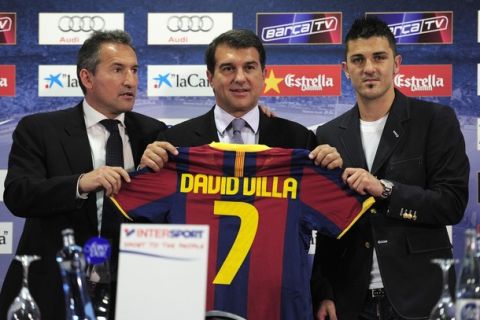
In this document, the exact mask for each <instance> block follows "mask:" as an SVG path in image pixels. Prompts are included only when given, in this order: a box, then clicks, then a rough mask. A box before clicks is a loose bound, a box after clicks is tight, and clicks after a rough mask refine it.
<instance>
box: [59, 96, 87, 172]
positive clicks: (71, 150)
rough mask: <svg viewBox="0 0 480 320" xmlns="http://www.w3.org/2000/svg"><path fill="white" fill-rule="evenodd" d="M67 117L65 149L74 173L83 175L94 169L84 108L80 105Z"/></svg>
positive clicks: (64, 138) (70, 111)
mask: <svg viewBox="0 0 480 320" xmlns="http://www.w3.org/2000/svg"><path fill="white" fill-rule="evenodd" d="M68 112H69V114H67V115H66V117H65V135H64V136H63V140H62V143H63V148H64V150H65V154H66V157H67V159H68V163H69V164H70V166H71V169H72V173H83V172H88V171H91V170H92V169H93V164H92V152H91V150H90V143H89V142H88V136H87V129H86V127H85V120H84V117H83V108H82V105H81V104H79V105H77V106H76V107H75V108H72V109H71V110H68Z"/></svg>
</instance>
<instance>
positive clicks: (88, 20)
mask: <svg viewBox="0 0 480 320" xmlns="http://www.w3.org/2000/svg"><path fill="white" fill-rule="evenodd" d="M103 28H105V20H104V19H103V18H102V17H100V16H62V17H61V18H60V19H59V20H58V29H60V30H61V31H63V32H67V31H73V32H80V31H84V32H90V31H101V30H103Z"/></svg>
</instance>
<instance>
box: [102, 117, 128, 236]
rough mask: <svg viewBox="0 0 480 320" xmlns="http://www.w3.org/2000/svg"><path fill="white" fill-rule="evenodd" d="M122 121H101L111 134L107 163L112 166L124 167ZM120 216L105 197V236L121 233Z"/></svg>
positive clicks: (107, 147) (106, 152)
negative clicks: (120, 127) (120, 128)
mask: <svg viewBox="0 0 480 320" xmlns="http://www.w3.org/2000/svg"><path fill="white" fill-rule="evenodd" d="M119 123H120V121H118V120H112V119H105V120H102V121H100V124H101V125H103V126H104V127H105V128H106V129H107V130H108V132H110V136H109V137H108V139H107V144H106V146H105V164H106V165H107V166H112V167H122V168H123V143H122V137H121V136H120V132H119V131H118V124H119ZM119 228H120V216H119V214H118V213H116V212H115V209H114V208H113V205H112V203H111V202H110V200H109V199H107V198H106V197H105V198H104V199H103V210H102V227H101V229H100V230H101V232H102V235H103V236H104V237H105V238H110V239H111V238H115V237H114V235H116V234H118V233H119Z"/></svg>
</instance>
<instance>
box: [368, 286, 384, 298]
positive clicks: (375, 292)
mask: <svg viewBox="0 0 480 320" xmlns="http://www.w3.org/2000/svg"><path fill="white" fill-rule="evenodd" d="M368 296H369V297H371V298H382V297H385V290H384V289H383V288H378V289H370V290H368Z"/></svg>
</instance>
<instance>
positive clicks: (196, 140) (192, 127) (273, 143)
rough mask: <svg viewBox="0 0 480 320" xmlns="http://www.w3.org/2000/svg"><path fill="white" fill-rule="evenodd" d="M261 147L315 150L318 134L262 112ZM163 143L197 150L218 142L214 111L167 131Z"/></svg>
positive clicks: (161, 138) (260, 126) (162, 137)
mask: <svg viewBox="0 0 480 320" xmlns="http://www.w3.org/2000/svg"><path fill="white" fill-rule="evenodd" d="M259 132H260V136H259V141H258V143H259V144H265V145H267V146H269V147H282V148H299V149H309V150H311V149H313V148H314V147H315V146H316V142H315V135H314V134H313V132H312V131H310V130H308V129H307V128H305V127H304V126H302V125H300V124H298V123H296V122H293V121H289V120H286V119H282V118H277V117H274V118H269V117H267V116H265V115H264V114H263V112H261V111H260V124H259ZM160 140H166V141H169V142H170V143H171V144H173V145H174V146H176V147H195V146H201V145H204V144H208V143H211V142H213V141H216V142H218V141H219V139H218V134H217V128H216V126H215V118H214V114H213V108H212V109H211V110H210V111H209V112H207V113H205V114H204V115H201V116H199V117H197V118H193V119H191V120H187V121H185V122H182V123H180V124H177V125H175V126H173V127H171V128H170V129H168V130H167V131H166V132H165V134H164V135H161V136H160Z"/></svg>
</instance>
